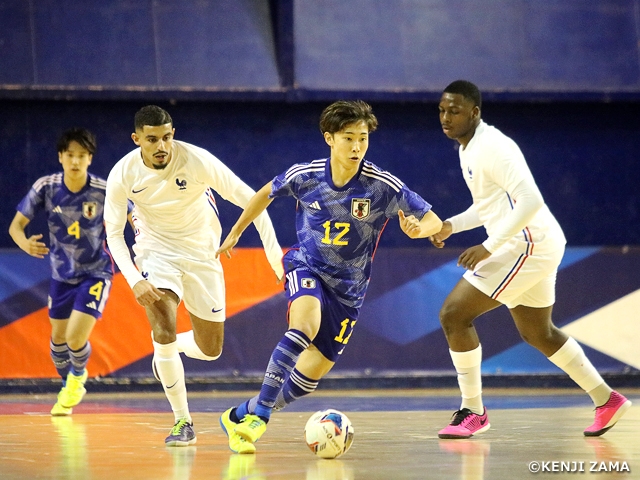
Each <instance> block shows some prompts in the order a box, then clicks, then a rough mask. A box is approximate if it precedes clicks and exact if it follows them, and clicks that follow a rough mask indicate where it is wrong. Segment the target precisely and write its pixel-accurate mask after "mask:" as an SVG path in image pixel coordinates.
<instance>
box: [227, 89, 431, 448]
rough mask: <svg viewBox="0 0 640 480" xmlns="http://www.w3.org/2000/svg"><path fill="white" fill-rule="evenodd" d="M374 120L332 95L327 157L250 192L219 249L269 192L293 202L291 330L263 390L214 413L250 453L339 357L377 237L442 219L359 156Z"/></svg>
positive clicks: (324, 120) (362, 106)
mask: <svg viewBox="0 0 640 480" xmlns="http://www.w3.org/2000/svg"><path fill="white" fill-rule="evenodd" d="M377 125H378V121H377V119H376V117H375V115H374V114H373V111H372V109H371V107H370V106H369V105H368V104H367V103H365V102H362V101H339V102H335V103H333V104H331V105H330V106H328V107H327V108H326V109H325V110H324V111H323V112H322V115H321V116H320V131H321V132H322V135H323V136H324V139H325V141H326V143H327V144H328V145H329V147H330V149H331V156H330V157H329V158H323V159H319V160H314V161H312V162H309V163H300V164H296V165H293V166H292V167H291V168H289V169H288V170H287V171H286V172H284V173H282V174H280V175H278V176H276V177H275V178H274V179H273V180H272V181H271V182H269V183H268V184H266V185H265V186H264V187H262V189H260V190H259V191H258V192H257V193H256V195H255V196H254V197H253V198H252V199H251V201H250V202H249V204H248V205H247V207H246V208H245V210H244V212H243V213H242V215H241V216H240V218H239V219H238V221H237V222H236V224H235V225H234V226H233V228H232V229H231V231H230V232H229V235H228V236H227V238H226V239H225V241H224V242H223V244H222V245H221V246H220V249H219V250H218V252H217V253H218V255H220V254H223V253H224V254H226V255H227V256H228V255H229V252H230V250H231V249H232V248H233V247H234V246H235V245H236V244H237V242H238V240H239V238H240V236H241V235H242V232H243V231H244V230H245V228H247V226H248V225H249V224H250V223H251V222H252V221H253V219H255V218H256V216H257V215H259V214H260V213H261V212H263V211H264V210H265V209H266V208H267V207H268V206H269V204H270V203H271V202H272V200H273V199H274V198H276V197H285V196H292V197H294V198H295V199H296V200H297V201H298V206H297V210H296V229H297V238H298V242H297V244H296V245H294V246H293V248H292V249H291V250H289V252H288V253H287V254H286V255H285V256H284V258H283V262H284V268H285V274H286V276H285V278H286V283H285V292H286V295H287V297H288V300H289V310H288V321H289V329H288V330H287V332H286V333H285V334H284V336H283V337H282V339H281V340H280V342H279V343H278V345H277V346H276V348H275V349H274V350H273V353H272V355H271V359H270V361H269V365H268V366H267V370H266V372H265V375H264V381H263V383H262V387H261V390H260V393H259V394H258V395H257V396H255V397H254V398H252V399H250V400H247V401H246V402H244V403H242V404H241V405H239V406H238V407H236V408H230V409H229V410H227V411H226V412H224V413H223V415H222V416H221V418H220V424H221V426H222V429H223V430H224V431H225V433H226V434H227V435H228V437H229V447H230V448H231V450H232V451H234V452H237V453H254V452H255V446H254V443H255V442H256V441H257V440H258V439H259V438H260V437H261V436H262V434H263V433H264V432H265V431H266V427H267V422H268V421H269V417H270V415H271V412H272V411H273V410H274V409H275V410H280V409H282V408H284V407H285V406H286V405H287V404H289V403H291V402H293V401H294V400H297V399H298V398H300V397H302V396H304V395H308V394H309V393H311V392H313V391H314V390H315V389H316V387H317V385H318V382H319V381H320V379H321V378H322V377H324V375H326V374H327V373H328V372H329V371H330V370H331V368H332V367H333V365H334V364H335V362H336V361H337V360H338V359H339V358H340V355H342V353H343V351H344V349H345V347H346V345H347V343H348V341H349V338H350V337H351V334H352V333H353V329H354V327H355V325H356V322H357V320H358V316H359V312H360V307H361V306H362V302H363V300H364V296H365V293H366V291H367V287H368V286H369V277H370V274H371V262H372V260H373V256H374V253H375V250H376V247H377V245H378V241H379V239H380V235H381V234H382V231H383V230H384V228H385V226H386V225H387V223H388V221H389V220H390V219H392V218H395V217H398V218H399V222H400V228H401V229H402V230H403V231H404V232H405V233H406V234H407V235H408V236H409V237H410V238H424V237H428V236H430V235H432V234H434V233H436V232H438V231H440V228H441V226H442V222H441V221H440V219H439V218H438V216H437V215H436V214H435V213H433V212H432V211H431V205H430V204H429V203H427V202H426V201H425V200H424V199H422V198H421V197H420V196H419V195H418V194H417V193H415V192H413V191H411V190H410V189H409V188H408V187H407V186H406V185H405V184H404V183H403V182H402V181H400V180H399V179H398V178H397V177H395V176H393V175H392V174H390V173H388V172H386V171H384V170H381V169H380V168H378V167H377V166H376V165H374V164H373V163H371V162H369V161H367V160H365V159H364V156H365V153H366V152H367V148H368V146H369V134H370V133H371V132H373V131H374V130H375V129H376V128H377Z"/></svg>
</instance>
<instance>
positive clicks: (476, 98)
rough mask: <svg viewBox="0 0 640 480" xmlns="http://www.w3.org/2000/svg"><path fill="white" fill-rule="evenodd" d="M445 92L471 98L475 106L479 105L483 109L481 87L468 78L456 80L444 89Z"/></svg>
mask: <svg viewBox="0 0 640 480" xmlns="http://www.w3.org/2000/svg"><path fill="white" fill-rule="evenodd" d="M443 93H453V94H459V95H462V96H463V97H464V98H466V99H467V100H471V101H472V102H473V106H474V107H475V106H477V107H478V108H479V109H480V110H482V94H481V93H480V89H479V88H478V87H477V86H476V85H475V84H473V83H471V82H470V81H468V80H456V81H455V82H451V83H450V84H449V85H447V87H446V88H445V89H444V92H443Z"/></svg>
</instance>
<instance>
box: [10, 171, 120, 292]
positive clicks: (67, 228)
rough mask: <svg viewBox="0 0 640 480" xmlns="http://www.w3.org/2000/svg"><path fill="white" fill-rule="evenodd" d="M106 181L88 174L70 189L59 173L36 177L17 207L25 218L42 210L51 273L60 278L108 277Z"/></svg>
mask: <svg viewBox="0 0 640 480" xmlns="http://www.w3.org/2000/svg"><path fill="white" fill-rule="evenodd" d="M106 185H107V183H106V181H105V180H103V179H102V178H100V177H97V176H95V175H91V174H89V175H88V178H87V183H86V185H85V186H84V187H83V188H82V190H80V191H79V192H76V193H74V192H71V191H70V190H69V189H68V188H67V187H66V185H65V184H64V181H63V174H62V173H55V174H53V175H47V176H45V177H41V178H39V179H38V180H37V181H36V182H35V183H34V184H33V187H31V190H29V193H28V194H27V195H26V196H25V197H24V198H23V199H22V201H21V202H20V204H19V205H18V207H17V210H18V211H19V212H20V213H22V214H23V215H24V216H25V217H27V218H28V219H29V220H33V218H34V217H35V216H36V215H37V214H38V212H40V211H44V212H46V215H47V223H48V225H49V257H50V260H51V276H52V277H53V278H54V279H55V280H58V281H60V282H66V283H73V284H75V283H79V282H80V281H82V279H83V278H85V277H88V276H92V277H97V278H104V279H107V280H109V279H111V277H112V276H113V272H114V267H113V260H112V259H111V255H110V253H109V251H108V250H107V246H106V243H105V230H104V221H103V217H102V213H103V208H104V197H105V192H106Z"/></svg>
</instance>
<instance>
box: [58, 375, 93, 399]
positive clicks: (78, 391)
mask: <svg viewBox="0 0 640 480" xmlns="http://www.w3.org/2000/svg"><path fill="white" fill-rule="evenodd" d="M88 375H89V372H87V369H86V368H85V369H84V372H82V375H73V374H72V373H71V372H69V375H67V384H66V385H65V386H64V387H63V388H62V390H60V393H59V394H58V403H59V404H60V405H62V406H63V407H65V408H71V407H75V406H76V405H78V404H79V403H80V402H81V401H82V397H84V394H85V393H87V389H86V388H84V384H85V382H86V381H87V377H88Z"/></svg>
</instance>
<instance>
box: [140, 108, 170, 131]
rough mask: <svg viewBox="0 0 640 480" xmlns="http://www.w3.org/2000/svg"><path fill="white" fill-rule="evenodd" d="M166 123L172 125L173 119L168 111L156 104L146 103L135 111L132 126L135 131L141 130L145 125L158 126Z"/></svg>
mask: <svg viewBox="0 0 640 480" xmlns="http://www.w3.org/2000/svg"><path fill="white" fill-rule="evenodd" d="M167 123H170V124H171V125H172V126H173V120H172V119H171V115H169V112H167V111H166V110H165V109H163V108H160V107H158V106H157V105H147V106H146V107H142V108H141V109H140V110H138V111H137V112H136V115H135V117H134V119H133V128H134V129H135V130H136V131H137V130H142V129H143V128H144V126H145V125H149V126H150V127H159V126H160V125H165V124H167Z"/></svg>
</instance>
